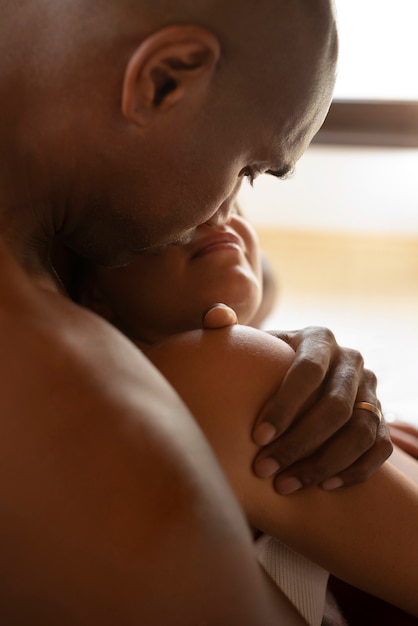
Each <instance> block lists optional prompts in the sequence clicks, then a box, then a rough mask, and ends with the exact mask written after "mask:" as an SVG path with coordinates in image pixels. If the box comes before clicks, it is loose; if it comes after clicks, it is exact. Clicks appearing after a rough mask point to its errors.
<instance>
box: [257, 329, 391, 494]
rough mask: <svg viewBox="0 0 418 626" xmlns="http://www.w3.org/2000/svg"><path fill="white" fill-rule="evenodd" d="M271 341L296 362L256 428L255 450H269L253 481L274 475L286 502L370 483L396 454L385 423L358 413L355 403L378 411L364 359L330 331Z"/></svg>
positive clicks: (286, 334)
mask: <svg viewBox="0 0 418 626" xmlns="http://www.w3.org/2000/svg"><path fill="white" fill-rule="evenodd" d="M272 334H273V335H275V336H277V337H278V338H280V339H282V340H283V341H285V342H286V343H287V344H289V345H290V346H291V347H292V348H293V349H294V350H295V352H296V357H295V361H294V363H293V364H292V366H291V367H290V369H289V371H288V373H287V375H286V377H285V379H284V381H283V383H282V385H281V387H280V388H279V390H278V391H277V393H276V394H275V396H274V397H273V398H272V399H271V400H270V402H268V404H267V405H266V406H265V407H264V409H263V411H262V413H261V414H260V416H259V418H258V420H257V423H256V425H255V427H254V431H253V439H254V441H255V443H257V444H258V445H260V446H264V447H263V449H262V450H261V452H260V454H259V455H258V456H257V458H256V460H255V464H254V470H255V473H256V474H257V475H258V476H260V477H268V476H272V475H273V474H276V476H275V478H274V485H275V488H276V490H277V491H278V492H279V493H281V494H288V493H293V492H295V491H298V490H299V489H302V488H304V487H308V486H310V485H321V486H322V487H323V488H324V489H328V490H331V489H336V488H339V487H342V486H348V485H353V484H356V483H358V482H362V481H364V480H366V479H367V478H369V477H370V476H371V475H372V474H373V473H374V472H375V471H376V470H377V469H378V468H379V467H380V466H381V465H382V463H383V462H384V461H385V460H386V459H387V458H388V457H389V455H390V454H391V452H392V444H391V441H390V436H389V429H388V427H387V425H386V423H385V421H384V419H382V420H380V419H379V418H378V417H376V415H374V414H373V413H371V412H370V411H367V410H364V409H354V404H355V403H356V402H368V403H370V404H372V405H374V406H376V407H378V408H380V403H379V400H378V399H377V397H376V377H375V375H374V374H373V373H372V372H371V371H369V370H366V369H364V367H363V358H362V357H361V355H360V353H359V352H356V351H355V350H350V349H348V348H341V347H340V346H338V344H337V343H336V341H335V337H334V335H333V334H332V333H331V331H329V330H327V329H324V328H316V327H310V328H306V329H303V330H299V331H292V332H284V333H280V332H273V333H272Z"/></svg>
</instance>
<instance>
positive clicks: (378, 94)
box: [335, 0, 418, 101]
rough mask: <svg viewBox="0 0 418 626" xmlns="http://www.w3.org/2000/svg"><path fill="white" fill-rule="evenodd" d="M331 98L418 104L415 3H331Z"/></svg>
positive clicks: (397, 0) (407, 0) (372, 0)
mask: <svg viewBox="0 0 418 626" xmlns="http://www.w3.org/2000/svg"><path fill="white" fill-rule="evenodd" d="M336 6H337V12H338V23H339V32H340V62H339V74H338V81H337V85H336V89H335V98H336V99H343V100H352V99H359V100H382V99H383V100H417V101H418V68H417V66H418V0H336Z"/></svg>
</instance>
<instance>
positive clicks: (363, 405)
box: [354, 402, 383, 422]
mask: <svg viewBox="0 0 418 626" xmlns="http://www.w3.org/2000/svg"><path fill="white" fill-rule="evenodd" d="M354 409H362V410H363V411H369V412H370V413H373V415H375V416H376V417H377V419H378V420H379V422H381V421H382V417H383V415H382V412H381V411H380V409H378V408H377V406H374V404H370V402H356V403H355V405H354Z"/></svg>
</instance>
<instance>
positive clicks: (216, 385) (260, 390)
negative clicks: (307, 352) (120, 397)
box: [146, 325, 294, 419]
mask: <svg viewBox="0 0 418 626" xmlns="http://www.w3.org/2000/svg"><path fill="white" fill-rule="evenodd" d="M146 356H147V357H148V358H149V359H150V360H151V361H152V362H153V363H154V365H155V366H156V367H157V368H158V369H159V370H160V371H161V372H162V374H163V375H164V376H165V377H166V378H167V379H168V381H169V382H170V383H171V384H172V385H173V387H174V388H175V389H176V390H177V392H178V393H179V394H180V396H181V397H182V398H183V400H184V401H185V402H186V404H187V405H188V406H189V408H190V409H191V411H192V413H193V414H194V415H195V416H205V415H206V416H207V417H208V418H209V414H212V415H213V412H214V411H217V412H222V413H223V414H229V415H230V414H231V413H232V412H233V413H234V414H236V413H238V414H241V415H242V414H243V413H245V414H247V415H251V417H252V419H254V418H255V416H256V415H257V413H258V411H259V410H260V409H261V407H262V406H263V405H264V404H265V402H266V401H267V400H268V399H269V398H270V397H271V395H272V394H273V393H274V392H275V391H276V390H277V388H278V387H279V385H280V384H281V382H282V380H283V378H284V376H285V374H286V372H287V370H288V368H289V366H290V364H291V363H292V361H293V357H294V352H293V350H292V349H291V348H290V347H289V346H288V345H287V344H285V343H284V342H283V341H281V340H279V339H277V338H276V337H274V336H272V335H270V334H268V333H266V332H264V331H260V330H257V329H254V328H250V327H248V326H240V325H233V326H228V327H226V328H221V329H217V330H193V331H189V332H185V333H180V334H177V335H173V336H171V337H170V338H168V339H166V340H164V341H162V342H160V343H158V344H155V345H154V346H152V347H151V349H150V350H149V351H148V352H147V353H146ZM203 419H204V417H203Z"/></svg>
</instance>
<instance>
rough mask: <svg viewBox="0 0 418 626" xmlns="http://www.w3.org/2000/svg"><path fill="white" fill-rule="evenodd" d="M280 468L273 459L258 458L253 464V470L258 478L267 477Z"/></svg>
mask: <svg viewBox="0 0 418 626" xmlns="http://www.w3.org/2000/svg"><path fill="white" fill-rule="evenodd" d="M279 469H280V465H279V464H278V463H277V461H276V460H275V459H270V458H266V459H260V460H259V461H257V463H256V465H255V472H256V474H257V476H259V477H260V478H269V476H272V475H273V474H275V473H276V472H277V471H278V470H279Z"/></svg>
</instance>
